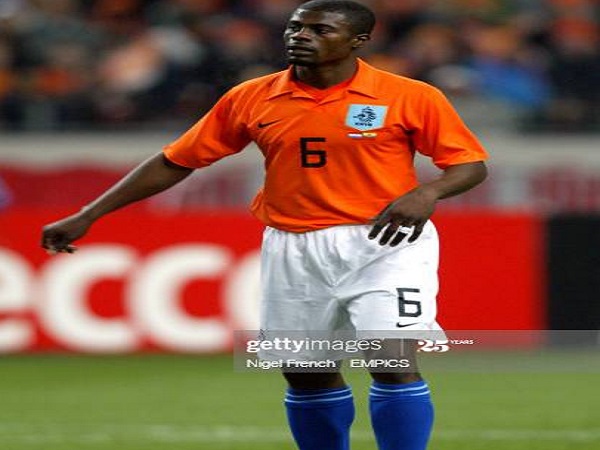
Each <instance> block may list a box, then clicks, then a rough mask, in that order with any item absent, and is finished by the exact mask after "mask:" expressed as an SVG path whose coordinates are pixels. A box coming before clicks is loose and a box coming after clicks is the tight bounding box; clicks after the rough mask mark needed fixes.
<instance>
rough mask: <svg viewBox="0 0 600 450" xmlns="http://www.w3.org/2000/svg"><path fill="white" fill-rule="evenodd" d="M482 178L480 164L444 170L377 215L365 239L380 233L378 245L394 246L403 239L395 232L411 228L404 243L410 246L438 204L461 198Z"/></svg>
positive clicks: (484, 175)
mask: <svg viewBox="0 0 600 450" xmlns="http://www.w3.org/2000/svg"><path fill="white" fill-rule="evenodd" d="M486 176H487V167H486V165H485V163H484V162H483V161H477V162H470V163H463V164H456V165H451V166H448V167H447V168H446V169H444V171H443V173H442V175H441V176H440V177H439V178H437V179H435V180H433V181H430V182H428V183H424V184H421V185H420V186H418V187H416V188H415V189H413V190H411V191H409V192H407V193H406V194H404V195H402V196H400V197H398V198H397V199H396V200H394V201H393V202H392V203H390V204H389V205H388V206H387V207H386V208H385V209H384V210H383V211H381V213H379V214H378V215H377V217H375V218H374V219H373V228H372V229H371V232H370V233H369V239H375V238H377V237H378V236H379V235H380V233H381V232H382V231H383V234H381V237H380V238H379V243H380V244H381V245H386V244H388V243H389V245H391V246H396V245H398V244H399V243H400V242H401V241H402V240H403V239H404V238H405V237H406V236H407V234H405V233H403V232H402V231H400V232H399V231H398V230H399V229H400V227H414V229H413V230H412V232H411V233H410V237H409V239H408V242H414V241H415V240H416V239H417V238H418V237H419V236H420V235H421V233H422V232H423V227H424V226H425V223H427V221H428V220H429V218H430V217H431V215H432V214H433V212H434V210H435V204H436V203H437V201H438V200H440V199H443V198H448V197H452V196H454V195H458V194H462V193H463V192H466V191H468V190H469V189H472V188H473V187H475V186H477V185H478V184H479V183H481V182H482V181H483V180H485V178H486ZM386 227H387V228H386ZM384 229H385V231H384Z"/></svg>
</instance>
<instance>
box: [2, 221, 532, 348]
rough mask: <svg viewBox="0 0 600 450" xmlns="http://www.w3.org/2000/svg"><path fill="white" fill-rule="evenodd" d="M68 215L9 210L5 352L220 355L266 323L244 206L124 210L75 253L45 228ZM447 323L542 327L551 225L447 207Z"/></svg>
mask: <svg viewBox="0 0 600 450" xmlns="http://www.w3.org/2000/svg"><path fill="white" fill-rule="evenodd" d="M62 213H64V212H61V211H58V212H57V211H56V210H53V211H45V210H37V209H30V210H15V209H14V210H12V211H10V212H5V213H4V214H0V352H3V353H15V352H28V351H55V350H61V351H75V352H88V353H127V352H138V351H168V352H198V353H207V352H221V351H227V350H229V349H230V348H231V341H232V332H233V331H234V330H252V329H257V328H258V302H259V286H258V276H259V253H258V252H259V246H260V238H261V232H262V225H261V224H260V223H259V222H257V221H256V220H255V219H254V218H252V217H251V216H249V215H248V214H245V213H243V212H227V211H221V210H219V211H204V212H195V213H189V214H182V213H176V214H167V213H163V214H158V213H156V214H153V213H151V212H147V211H141V210H138V209H130V210H124V211H121V212H118V213H115V214H113V215H111V216H109V217H106V218H104V219H102V220H101V221H100V222H98V223H97V224H96V225H95V226H94V227H93V229H92V230H91V232H90V233H89V235H88V236H87V237H86V238H84V239H83V240H81V241H80V242H79V243H78V244H79V247H80V248H79V250H78V251H77V252H76V253H74V254H72V255H64V254H61V255H56V256H49V255H47V254H46V253H45V252H44V251H43V250H42V249H41V248H40V247H39V235H40V228H41V226H42V225H43V224H45V223H48V222H50V221H52V220H55V219H57V218H59V217H61V216H62ZM435 222H436V224H437V226H438V229H439V231H440V235H441V238H442V255H441V258H442V262H441V267H440V274H441V293H440V297H439V306H440V317H439V318H440V322H441V323H442V325H443V326H444V327H445V328H447V329H449V330H488V329H489V330H502V329H507V330H508V329H521V330H523V329H542V328H544V322H543V314H544V297H543V270H542V266H543V263H544V261H543V255H542V254H541V248H542V240H543V235H542V224H541V221H540V220H539V219H537V218H535V217H531V216H529V215H523V214H515V215H507V214H497V213H480V214H479V213H478V214H475V213H473V214H460V215H453V214H439V215H437V216H436V218H435Z"/></svg>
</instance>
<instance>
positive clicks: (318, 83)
mask: <svg viewBox="0 0 600 450" xmlns="http://www.w3.org/2000/svg"><path fill="white" fill-rule="evenodd" d="M357 68H358V62H357V60H356V58H353V59H349V60H347V61H343V62H342V63H336V64H335V65H331V66H318V67H317V66H294V75H295V77H296V79H297V80H298V81H301V82H302V83H304V84H308V85H309V86H313V87H315V88H317V89H327V88H329V87H331V86H335V85H336V84H340V83H342V82H344V81H346V80H348V79H350V78H352V77H353V76H354V74H355V73H356V70H357Z"/></svg>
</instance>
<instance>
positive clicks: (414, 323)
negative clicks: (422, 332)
mask: <svg viewBox="0 0 600 450" xmlns="http://www.w3.org/2000/svg"><path fill="white" fill-rule="evenodd" d="M418 323H419V322H413V323H407V324H406V325H402V324H400V322H398V323H396V326H397V327H398V328H404V327H410V326H411V325H416V324H418Z"/></svg>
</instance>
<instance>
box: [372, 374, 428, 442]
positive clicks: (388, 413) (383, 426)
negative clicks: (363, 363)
mask: <svg viewBox="0 0 600 450" xmlns="http://www.w3.org/2000/svg"><path fill="white" fill-rule="evenodd" d="M369 406H370V412H371V424H372V426H373V431H374V432H375V439H376V440H377V446H378V448H379V450H399V449H401V450H424V449H425V448H426V447H427V441H428V440H429V435H430V434H431V428H432V425H433V405H432V403H431V397H430V395H429V387H428V386H427V383H426V382H424V381H417V382H415V383H407V384H383V383H377V382H373V385H372V386H371V391H370V393H369Z"/></svg>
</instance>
